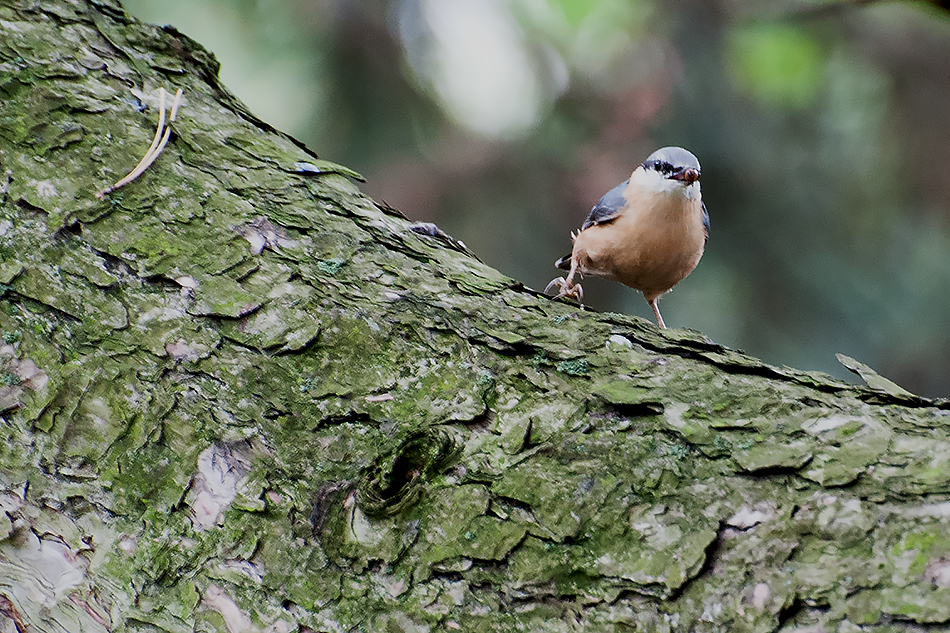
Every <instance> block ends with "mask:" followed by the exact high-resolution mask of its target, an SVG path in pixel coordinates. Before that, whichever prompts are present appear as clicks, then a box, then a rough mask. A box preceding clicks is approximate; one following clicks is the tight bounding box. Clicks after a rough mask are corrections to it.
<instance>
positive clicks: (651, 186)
mask: <svg viewBox="0 0 950 633" xmlns="http://www.w3.org/2000/svg"><path fill="white" fill-rule="evenodd" d="M630 183H631V184H634V183H635V184H636V186H637V187H638V188H641V189H643V190H645V191H648V192H650V193H664V194H667V195H671V196H676V195H679V196H682V197H684V198H686V199H687V200H695V199H698V198H699V196H700V191H699V181H698V180H697V181H695V182H691V183H686V182H684V181H682V180H672V179H670V178H664V177H663V176H662V175H661V174H659V173H657V172H656V171H654V170H652V169H644V168H643V166H640V167H637V168H636V169H635V170H634V171H633V173H632V174H631V175H630Z"/></svg>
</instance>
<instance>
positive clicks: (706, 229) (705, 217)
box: [702, 202, 709, 239]
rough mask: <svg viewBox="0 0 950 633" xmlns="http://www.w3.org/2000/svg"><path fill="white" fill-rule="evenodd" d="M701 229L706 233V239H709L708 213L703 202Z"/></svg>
mask: <svg viewBox="0 0 950 633" xmlns="http://www.w3.org/2000/svg"><path fill="white" fill-rule="evenodd" d="M702 205H703V229H705V231H706V239H709V211H707V210H706V203H705V202H703V203H702Z"/></svg>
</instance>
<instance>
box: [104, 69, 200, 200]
mask: <svg viewBox="0 0 950 633" xmlns="http://www.w3.org/2000/svg"><path fill="white" fill-rule="evenodd" d="M181 95H182V89H181V88H179V89H178V91H177V92H176V93H175V100H174V101H173V102H172V109H171V113H170V114H169V116H168V123H169V126H166V125H165V89H164V88H159V89H158V127H157V128H155V138H153V139H152V144H151V145H150V146H149V148H148V151H146V152H145V156H143V157H142V160H140V161H139V164H138V165H136V166H135V169H133V170H132V171H130V172H129V173H128V174H127V175H126V176H125V177H124V178H122V179H121V180H119V181H118V182H116V183H115V184H114V185H112V186H111V187H106V188H105V189H103V190H102V191H97V192H96V197H97V198H99V199H100V200H102V199H103V198H104V197H105V196H106V195H107V194H110V193H112V192H113V191H115V190H116V189H118V188H120V187H124V186H125V185H127V184H129V183H130V182H132V181H133V180H135V179H136V178H138V177H139V176H141V175H142V173H143V172H145V170H146V169H148V168H149V165H151V164H152V163H154V162H155V159H156V158H158V156H159V154H161V153H162V150H163V149H165V144H166V143H168V137H169V136H170V135H171V132H172V129H171V127H170V124H171V123H173V122H174V121H175V117H176V116H177V115H178V106H179V105H180V104H181ZM162 130H164V134H162Z"/></svg>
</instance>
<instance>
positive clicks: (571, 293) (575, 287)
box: [544, 259, 584, 306]
mask: <svg viewBox="0 0 950 633" xmlns="http://www.w3.org/2000/svg"><path fill="white" fill-rule="evenodd" d="M577 274H579V273H578V272H577V262H576V261H575V260H573V259H572V260H571V270H570V272H568V274H567V278H566V279H565V278H564V277H557V278H556V279H552V280H551V282H550V283H549V284H548V285H547V287H545V289H544V292H545V293H548V292H550V291H551V289H553V288H557V289H558V293H557V294H556V295H555V296H554V298H555V299H560V298H561V297H568V298H569V299H573V300H574V301H576V302H577V303H579V304H581V306H583V305H584V289H583V288H582V287H581V285H580V284H575V283H574V275H577Z"/></svg>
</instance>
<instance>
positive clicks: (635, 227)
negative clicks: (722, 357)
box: [572, 194, 706, 300]
mask: <svg viewBox="0 0 950 633" xmlns="http://www.w3.org/2000/svg"><path fill="white" fill-rule="evenodd" d="M705 242H706V234H705V230H704V228H703V216H702V206H701V204H700V202H699V200H689V199H687V198H685V197H682V196H679V195H669V194H657V195H653V196H648V197H647V198H646V199H643V198H641V199H640V200H639V204H634V205H631V206H630V208H628V209H627V210H626V211H625V212H624V213H623V214H621V215H620V216H619V217H618V218H616V219H615V220H613V221H611V222H608V223H606V224H598V225H595V226H591V227H589V228H588V229H586V230H584V231H582V232H581V233H580V235H578V236H577V239H575V241H574V251H573V254H572V256H573V258H574V259H575V261H576V262H577V265H578V270H579V271H580V272H581V273H584V274H588V275H597V276H600V277H606V278H608V279H615V280H617V281H619V282H621V283H623V284H625V285H627V286H630V287H631V288H635V289H637V290H639V291H641V292H643V295H644V296H645V297H646V298H647V299H648V300H650V299H652V298H653V297H657V296H659V295H661V294H663V293H665V292H667V291H669V290H670V289H671V288H672V287H673V286H675V285H676V284H678V283H679V282H680V281H682V280H683V278H684V277H686V275H688V274H689V273H690V272H692V270H693V269H694V268H696V264H698V263H699V260H700V258H701V257H702V256H703V247H704V245H705Z"/></svg>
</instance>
